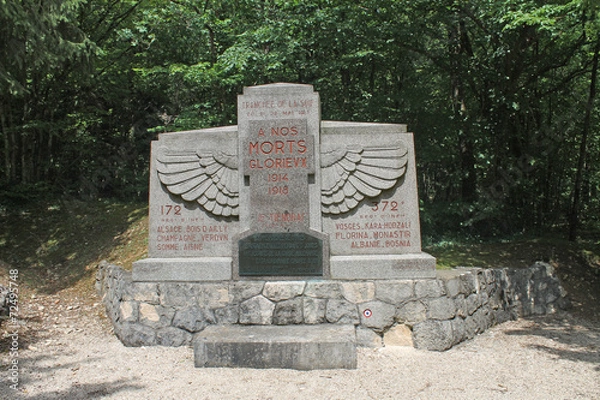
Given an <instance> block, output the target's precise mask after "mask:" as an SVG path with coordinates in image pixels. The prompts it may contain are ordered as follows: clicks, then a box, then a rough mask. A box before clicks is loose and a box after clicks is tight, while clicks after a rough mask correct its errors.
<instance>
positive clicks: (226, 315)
mask: <svg viewBox="0 0 600 400" xmlns="http://www.w3.org/2000/svg"><path fill="white" fill-rule="evenodd" d="M214 313H215V318H216V320H217V324H237V323H238V321H239V320H240V310H239V307H238V306H237V305H229V306H227V307H223V308H217V309H216V310H214Z"/></svg>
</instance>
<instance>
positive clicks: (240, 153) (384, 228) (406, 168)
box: [133, 84, 435, 281]
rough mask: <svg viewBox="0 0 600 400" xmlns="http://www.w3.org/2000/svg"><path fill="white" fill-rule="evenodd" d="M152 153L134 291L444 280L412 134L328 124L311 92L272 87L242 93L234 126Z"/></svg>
mask: <svg viewBox="0 0 600 400" xmlns="http://www.w3.org/2000/svg"><path fill="white" fill-rule="evenodd" d="M151 151H152V155H151V166H150V175H151V177H150V227H149V229H150V234H149V242H148V243H149V251H148V252H149V258H147V259H145V260H140V261H138V262H136V263H135V264H134V268H133V279H134V280H136V281H214V280H230V279H265V278H270V279H305V278H312V279H314V278H321V279H347V280H361V279H401V278H433V277H435V259H434V258H433V257H432V256H430V255H428V254H425V253H422V252H421V241H420V226H419V209H418V196H417V185H416V170H415V153H414V144H413V135H412V133H408V132H407V130H406V126H405V125H397V124H374V123H355V122H339V121H321V120H320V103H319V95H318V93H316V92H314V90H313V88H312V86H310V85H299V84H270V85H262V86H254V87H247V88H245V89H244V93H243V94H242V95H240V96H239V97H238V125H237V126H230V127H221V128H213V129H202V130H197V131H189V132H177V133H165V134H161V135H160V136H159V138H158V140H157V141H154V142H153V143H152V150H151Z"/></svg>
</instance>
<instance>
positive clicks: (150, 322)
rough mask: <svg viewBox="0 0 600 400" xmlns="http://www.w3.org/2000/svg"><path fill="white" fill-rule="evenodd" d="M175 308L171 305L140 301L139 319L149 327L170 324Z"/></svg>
mask: <svg viewBox="0 0 600 400" xmlns="http://www.w3.org/2000/svg"><path fill="white" fill-rule="evenodd" d="M173 314H175V310H174V309H173V308H171V307H163V306H160V305H154V304H148V303H140V311H139V321H140V323H142V324H144V325H147V326H149V327H151V328H162V327H166V326H169V325H171V321H172V320H173Z"/></svg>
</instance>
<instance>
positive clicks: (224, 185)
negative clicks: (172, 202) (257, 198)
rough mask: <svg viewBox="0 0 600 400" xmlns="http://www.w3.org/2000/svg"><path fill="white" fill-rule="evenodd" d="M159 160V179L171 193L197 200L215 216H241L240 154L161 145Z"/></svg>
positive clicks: (157, 158)
mask: <svg viewBox="0 0 600 400" xmlns="http://www.w3.org/2000/svg"><path fill="white" fill-rule="evenodd" d="M156 161H157V163H156V169H157V171H158V178H159V179H160V181H161V182H162V183H163V184H164V185H165V186H166V188H167V190H168V191H169V192H170V193H171V194H174V195H177V196H181V198H182V199H184V200H186V201H197V202H198V203H199V204H200V205H201V206H202V207H203V208H204V209H205V210H206V211H208V212H210V213H212V214H214V215H220V216H224V217H228V216H237V215H239V207H238V206H239V183H238V179H239V177H238V159H237V154H229V153H226V152H222V151H207V152H202V153H200V152H196V151H193V150H189V151H170V150H167V149H165V148H161V149H159V151H158V154H157V157H156Z"/></svg>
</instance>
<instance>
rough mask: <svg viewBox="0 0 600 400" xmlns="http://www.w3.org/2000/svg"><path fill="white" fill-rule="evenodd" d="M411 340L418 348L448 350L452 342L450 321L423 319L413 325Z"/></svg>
mask: <svg viewBox="0 0 600 400" xmlns="http://www.w3.org/2000/svg"><path fill="white" fill-rule="evenodd" d="M413 340H414V343H415V347H416V348H418V349H427V350H432V351H444V350H448V349H449V348H450V347H452V345H453V344H454V337H453V334H452V323H451V322H450V321H423V322H419V323H418V324H415V326H413Z"/></svg>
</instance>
